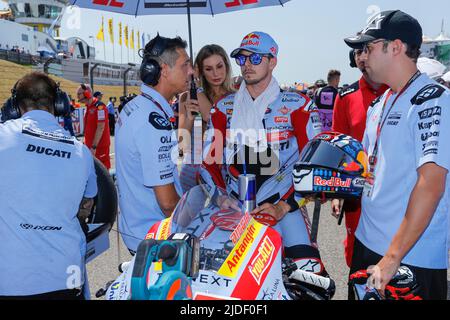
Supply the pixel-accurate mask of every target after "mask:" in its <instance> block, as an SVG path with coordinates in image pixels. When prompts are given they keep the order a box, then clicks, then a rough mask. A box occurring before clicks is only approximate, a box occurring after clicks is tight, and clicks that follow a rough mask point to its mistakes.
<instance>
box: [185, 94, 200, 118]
mask: <svg viewBox="0 0 450 320" xmlns="http://www.w3.org/2000/svg"><path fill="white" fill-rule="evenodd" d="M185 107H186V113H187V118H188V119H189V120H191V121H194V119H195V115H192V113H200V105H199V104H198V100H191V99H187V100H186V103H185Z"/></svg>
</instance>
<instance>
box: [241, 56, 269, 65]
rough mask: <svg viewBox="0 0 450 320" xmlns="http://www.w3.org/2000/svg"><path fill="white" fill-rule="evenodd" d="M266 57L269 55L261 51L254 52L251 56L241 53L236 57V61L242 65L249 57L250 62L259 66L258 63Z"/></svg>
mask: <svg viewBox="0 0 450 320" xmlns="http://www.w3.org/2000/svg"><path fill="white" fill-rule="evenodd" d="M264 57H269V55H267V54H260V53H252V54H251V55H249V56H244V55H243V54H239V55H237V56H236V57H235V58H236V63H237V64H238V65H239V66H241V67H242V66H244V65H245V63H246V62H247V59H249V60H250V63H251V64H252V65H254V66H257V65H259V64H261V62H262V60H263V58H264Z"/></svg>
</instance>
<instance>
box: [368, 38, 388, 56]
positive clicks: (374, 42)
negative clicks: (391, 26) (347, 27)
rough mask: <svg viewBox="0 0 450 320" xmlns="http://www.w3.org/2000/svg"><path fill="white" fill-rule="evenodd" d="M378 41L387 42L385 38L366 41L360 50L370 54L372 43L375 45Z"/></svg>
mask: <svg viewBox="0 0 450 320" xmlns="http://www.w3.org/2000/svg"><path fill="white" fill-rule="evenodd" d="M380 42H383V43H385V42H389V41H388V40H386V39H378V40H375V41H372V42H368V43H366V44H365V45H364V47H363V48H362V52H364V53H365V54H370V53H371V52H372V49H373V45H375V44H377V43H380Z"/></svg>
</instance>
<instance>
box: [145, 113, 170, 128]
mask: <svg viewBox="0 0 450 320" xmlns="http://www.w3.org/2000/svg"><path fill="white" fill-rule="evenodd" d="M148 122H150V124H151V125H152V126H154V127H155V128H156V129H158V130H166V131H170V130H171V129H172V127H171V126H170V122H169V121H168V120H167V119H165V118H164V117H162V116H161V115H160V114H159V113H157V112H152V113H150V116H149V117H148Z"/></svg>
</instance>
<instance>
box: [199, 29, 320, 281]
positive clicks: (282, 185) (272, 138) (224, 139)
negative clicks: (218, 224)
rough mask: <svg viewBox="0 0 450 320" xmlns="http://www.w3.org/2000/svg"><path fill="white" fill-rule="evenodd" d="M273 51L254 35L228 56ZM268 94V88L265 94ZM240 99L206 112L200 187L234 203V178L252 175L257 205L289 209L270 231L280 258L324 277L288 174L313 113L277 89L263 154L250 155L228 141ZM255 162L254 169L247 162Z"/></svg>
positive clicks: (315, 126) (313, 124) (300, 99)
mask: <svg viewBox="0 0 450 320" xmlns="http://www.w3.org/2000/svg"><path fill="white" fill-rule="evenodd" d="M252 39H257V40H252ZM255 44H258V46H256V47H255V46H254V45H255ZM265 48H267V50H264V49H265ZM266 51H267V52H266ZM277 51H278V47H277V46H276V43H275V42H274V41H273V39H272V38H271V37H270V36H269V35H267V34H265V33H262V32H254V33H251V34H250V35H248V36H246V37H245V38H244V40H243V42H242V44H241V47H240V48H238V49H236V50H235V51H233V53H232V55H231V56H232V57H234V58H236V60H238V58H239V57H238V56H239V55H242V53H258V54H266V53H269V54H270V55H271V56H272V59H273V58H276V54H277ZM249 57H250V55H249V56H247V55H246V56H245V58H243V61H244V65H242V64H241V70H242V72H243V75H244V79H245V72H246V71H245V70H246V68H247V67H249V68H252V67H253V68H255V67H257V66H255V64H254V62H252V61H251V57H250V59H249ZM241 59H242V57H241ZM248 60H250V61H248ZM258 62H259V61H258ZM250 63H251V64H253V66H250ZM260 63H261V62H260ZM245 80H246V79H245ZM272 81H273V80H272ZM275 82H276V81H275ZM246 83H247V80H246ZM247 85H248V86H250V85H249V84H248V83H247ZM271 85H272V83H271ZM278 88H279V87H278ZM269 89H270V86H268V88H266V89H265V90H269ZM245 90H247V89H245ZM278 90H279V89H278ZM241 91H242V88H241ZM239 94H240V93H237V94H232V95H229V96H227V97H225V98H224V99H222V100H221V101H219V102H218V103H217V105H216V106H215V107H213V109H212V111H211V120H210V123H209V128H208V132H207V138H206V143H205V148H204V159H205V160H204V164H203V166H202V170H201V177H202V179H203V180H204V182H205V183H208V184H210V185H216V186H219V187H222V188H224V189H226V190H227V192H228V194H231V195H233V196H234V197H236V198H238V192H239V191H238V188H239V183H238V177H239V175H240V174H241V173H244V172H246V173H247V174H255V175H256V205H257V206H262V205H265V204H270V205H271V206H273V207H275V206H276V205H277V204H279V203H280V202H284V204H283V206H285V207H286V204H287V205H288V206H289V207H290V210H289V212H288V213H286V214H285V215H282V216H280V217H276V219H277V220H278V223H277V225H276V226H275V227H274V228H275V229H276V230H277V231H278V232H279V233H280V234H281V236H282V238H283V245H284V254H285V256H286V257H288V258H291V259H293V260H294V261H295V262H296V263H297V265H298V267H299V268H300V269H303V270H305V271H310V272H313V273H316V274H321V275H324V274H326V271H325V268H324V266H323V263H322V261H321V259H320V254H319V251H318V249H317V246H316V244H313V243H311V238H310V227H311V226H310V222H309V218H308V213H307V211H306V207H304V206H303V207H299V205H298V203H297V201H296V200H295V199H294V187H293V181H292V170H293V168H294V165H295V164H296V162H297V161H298V160H299V154H300V151H301V150H302V148H303V147H304V146H305V145H306V143H307V142H308V141H309V140H310V139H312V138H313V137H314V136H316V135H317V134H319V133H320V132H321V129H322V126H321V122H320V118H319V113H318V109H317V107H316V106H315V105H314V103H313V101H312V100H311V99H310V98H308V97H307V96H305V95H302V94H297V93H292V92H283V91H280V90H279V94H278V97H277V98H276V99H275V100H274V101H273V100H272V101H273V102H272V103H270V104H269V105H268V107H267V109H266V112H265V115H264V117H263V121H262V122H263V126H264V130H265V135H266V139H267V140H266V141H267V149H266V150H265V151H264V152H258V151H260V150H257V151H255V150H256V149H254V148H251V147H248V146H247V145H243V144H240V143H239V140H233V139H232V138H233V137H234V138H235V132H233V129H232V123H233V114H236V101H240V100H239V99H238V95H239ZM253 100H255V99H253ZM243 152H245V154H246V155H245V158H246V161H245V164H246V165H245V168H244V166H243V165H242V164H239V163H242V161H239V160H238V159H240V158H241V155H242V153H243ZM242 157H244V156H242ZM255 157H256V158H257V161H256V164H255V161H253V162H252V161H251V160H252V159H255ZM286 211H287V210H286ZM262 212H264V211H262ZM268 213H269V212H268Z"/></svg>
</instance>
